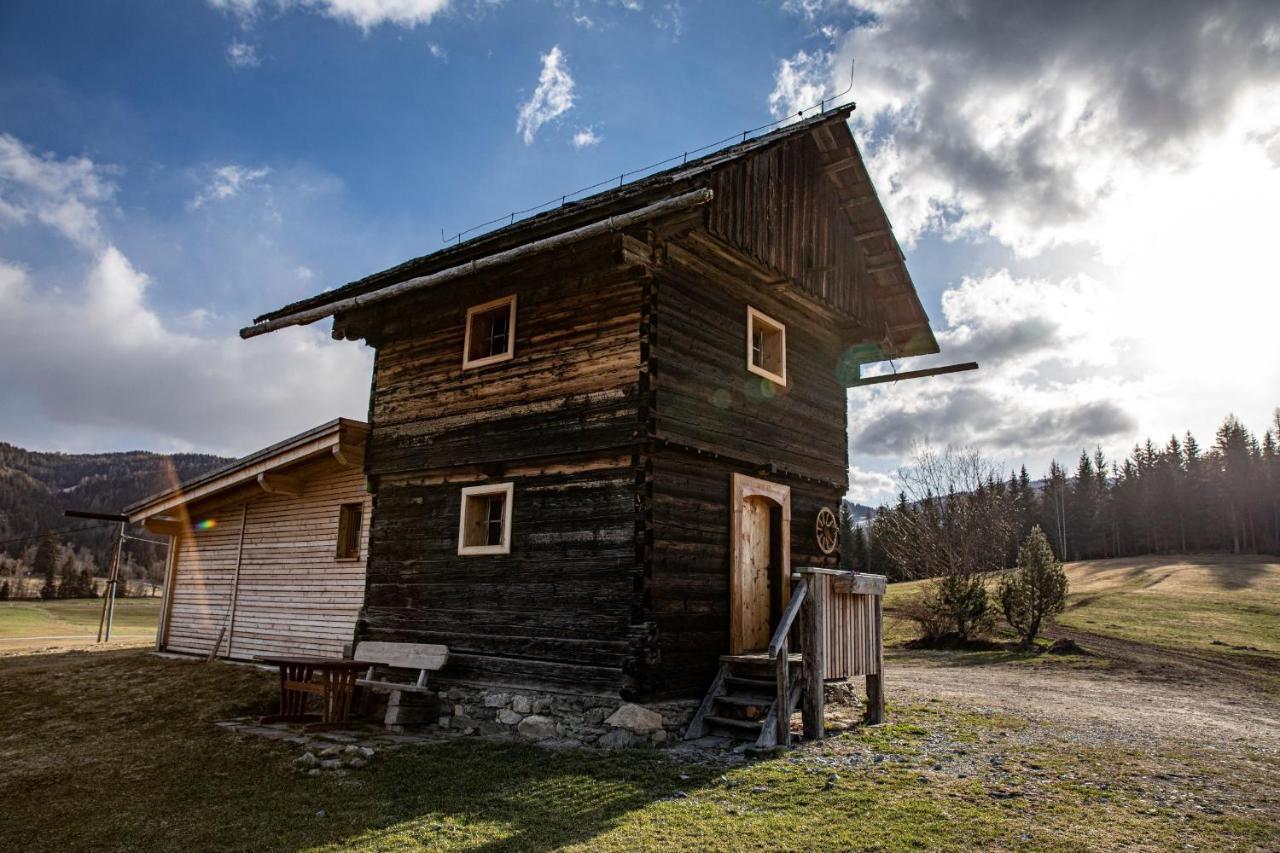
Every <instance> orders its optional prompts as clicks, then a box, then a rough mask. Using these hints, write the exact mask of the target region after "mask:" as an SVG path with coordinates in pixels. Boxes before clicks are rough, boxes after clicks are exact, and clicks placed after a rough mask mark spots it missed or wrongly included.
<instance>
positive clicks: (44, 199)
mask: <svg viewBox="0 0 1280 853" xmlns="http://www.w3.org/2000/svg"><path fill="white" fill-rule="evenodd" d="M115 193H116V186H115V184H114V183H113V182H112V181H111V180H110V179H109V177H108V174H107V173H106V172H105V171H104V170H101V169H98V168H96V167H95V166H94V164H93V162H92V161H91V160H89V159H88V158H85V157H68V158H66V159H64V160H59V159H57V158H56V157H54V156H53V155H51V154H37V153H36V152H34V151H32V150H31V149H30V148H28V147H27V146H26V145H25V144H24V143H23V142H21V141H20V140H18V139H16V138H15V137H13V136H10V135H9V134H0V226H4V227H13V226H18V225H24V224H28V223H32V222H34V223H40V224H43V225H47V226H49V227H50V228H53V229H55V230H56V231H57V232H58V233H60V234H61V235H62V236H64V237H66V238H67V239H69V240H71V241H73V242H75V243H77V244H79V245H81V246H88V247H94V246H99V245H101V242H102V228H101V223H100V221H99V208H100V207H101V206H102V205H103V204H105V203H107V202H109V201H111V199H112V198H113V197H114V196H115Z"/></svg>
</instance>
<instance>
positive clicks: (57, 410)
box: [0, 137, 370, 453]
mask: <svg viewBox="0 0 1280 853" xmlns="http://www.w3.org/2000/svg"><path fill="white" fill-rule="evenodd" d="M109 172H110V170H108V169H104V168H103V167H101V166H98V165H97V164H95V163H93V162H92V161H90V160H88V159H87V158H69V159H65V160H59V159H57V158H55V157H53V156H49V155H44V156H34V155H32V154H31V152H30V150H29V149H28V148H27V147H26V146H25V145H23V143H21V142H20V141H18V140H16V139H14V138H13V137H0V191H2V192H3V193H4V195H5V197H6V203H7V204H9V205H10V206H11V207H13V208H14V210H16V211H17V217H18V218H17V220H16V221H15V222H12V223H10V225H11V227H13V226H14V225H19V226H22V227H28V228H43V229H45V230H46V236H48V235H61V237H63V238H65V239H66V240H67V241H69V242H70V244H71V246H72V247H73V251H69V252H62V253H58V256H57V258H56V261H55V262H54V263H53V265H52V266H51V267H50V269H48V270H45V271H34V272H33V271H32V270H31V269H30V268H29V267H27V266H23V265H20V264H18V263H15V262H13V261H11V260H7V259H4V258H0V353H2V354H0V399H3V400H4V401H5V405H4V406H3V407H0V432H3V433H4V434H6V435H8V436H10V437H11V440H18V441H24V440H26V441H30V442H32V443H35V444H38V445H39V446H42V447H61V448H64V449H70V448H77V449H101V448H103V447H111V446H119V443H121V442H125V441H127V442H128V443H129V444H136V443H137V442H138V441H139V437H142V440H143V441H145V442H147V443H148V444H146V445H145V446H149V447H153V448H157V449H187V448H202V449H208V450H213V451H218V452H230V453H239V452H244V451H247V450H251V449H254V448H255V447H258V446H261V445H263V444H266V443H268V442H270V441H272V440H276V439H279V438H280V437H282V436H285V435H289V434H291V433H293V432H297V431H299V430H302V429H305V428H307V427H309V426H312V425H314V424H315V423H319V422H321V421H324V420H327V419H329V418H332V417H333V416H335V415H337V414H348V415H352V416H355V417H360V416H362V413H363V412H364V411H365V410H366V405H367V399H368V381H369V369H370V359H369V356H368V353H367V351H364V350H362V349H360V348H358V347H353V346H343V345H339V344H337V343H335V342H333V341H330V340H327V339H326V338H325V336H324V335H323V333H322V332H320V331H318V330H304V329H298V330H293V331H291V332H290V333H289V334H287V335H285V336H283V337H280V338H279V339H278V340H262V341H261V343H257V342H244V341H241V340H240V339H239V337H238V336H237V335H236V334H235V331H234V329H231V328H222V329H211V330H209V331H208V332H207V333H205V332H204V328H205V327H208V326H210V325H211V321H213V320H216V319H218V316H217V314H216V313H215V312H214V311H213V310H212V309H211V308H207V307H200V308H196V309H193V310H190V309H189V310H187V311H186V312H185V313H180V314H178V315H176V316H175V318H174V319H173V320H171V321H166V319H165V318H164V317H163V316H162V315H161V314H160V313H159V312H158V311H157V310H156V309H155V308H154V307H153V306H152V305H151V304H150V300H149V298H148V297H149V294H150V293H151V291H152V290H154V289H155V287H156V286H157V285H156V284H155V283H153V281H152V280H151V278H150V277H149V276H148V275H147V274H146V273H145V272H143V271H142V270H140V269H139V268H138V267H137V266H136V265H135V264H134V263H133V262H132V261H131V260H130V259H129V258H128V257H127V256H126V255H125V253H124V252H123V251H122V250H121V249H120V248H119V247H118V246H117V245H115V244H114V243H113V242H112V241H111V240H110V239H108V237H107V236H106V235H105V234H103V232H102V229H101V227H100V225H99V206H100V205H104V204H107V203H109V202H110V200H111V198H112V195H113V193H114V188H113V187H111V185H110V183H109V182H108V181H107V180H106V178H105V177H104V175H106V174H109ZM70 202H77V203H79V204H80V205H81V207H82V208H83V212H82V213H81V214H80V215H78V216H77V217H75V218H74V224H72V225H69V224H68V223H69V222H71V221H72V220H68V219H67V218H65V217H64V216H61V215H50V214H49V211H64V210H66V209H67V207H68V204H69V203H70ZM18 245H20V244H18ZM276 337H277V336H276V335H272V336H271V338H276ZM267 377H269V381H265V380H266V378H267Z"/></svg>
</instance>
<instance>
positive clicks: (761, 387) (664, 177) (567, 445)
mask: <svg viewBox="0 0 1280 853" xmlns="http://www.w3.org/2000/svg"><path fill="white" fill-rule="evenodd" d="M850 109H851V108H841V109H838V110H832V111H829V112H827V113H824V114H821V115H818V116H816V117H813V118H810V119H808V120H805V121H801V122H797V123H795V124H793V125H791V126H788V127H785V128H783V129H781V130H778V131H775V132H772V133H769V134H766V135H764V136H761V137H759V138H755V139H750V140H747V141H744V142H742V143H741V144H738V145H733V146H731V147H729V148H727V149H724V150H722V151H718V152H715V153H713V154H711V155H708V156H706V157H703V158H701V159H698V160H693V161H690V162H688V163H686V164H682V165H680V166H678V167H676V168H673V169H670V170H667V171H665V172H662V173H659V174H656V175H653V176H651V177H649V178H646V179H644V180H641V181H637V182H635V183H632V184H628V185H625V186H622V187H619V188H617V189H614V190H612V191H609V192H605V193H602V194H599V195H596V196H593V197H590V198H587V199H585V200H583V201H577V202H570V203H567V204H564V205H563V206H561V207H559V208H557V209H555V210H552V211H550V212H548V213H544V214H541V215H538V216H535V217H533V218H530V219H528V220H524V221H521V222H517V223H515V224H513V225H510V226H508V227H505V228H501V229H499V230H497V231H494V232H491V233H488V234H485V235H483V236H481V237H477V238H475V239H472V240H469V241H466V242H463V243H461V244H460V245H456V246H452V247H449V248H446V249H444V250H442V251H439V252H436V253H434V254H431V255H427V256H425V257H422V258H417V259H415V260H411V261H408V262H406V263H404V264H401V265H399V266H397V267H394V268H391V269H388V270H385V271H383V272H380V273H377V274H375V275H372V276H369V277H368V278H365V279H362V280H360V281H357V282H354V283H352V284H349V285H347V286H345V287H341V288H338V289H335V290H332V291H329V292H326V293H324V294H321V295H319V296H316V297H314V298H311V299H307V300H304V301H302V302H298V303H295V304H293V305H289V306H287V307H284V308H282V309H280V310H278V311H273V312H271V313H269V314H266V315H264V316H262V317H259V318H258V319H257V320H256V321H255V323H254V325H253V326H250V327H248V328H246V329H244V330H242V335H243V336H245V337H252V336H254V335H258V334H262V333H265V332H269V331H272V330H273V329H277V328H281V327H283V326H288V325H297V324H303V323H310V322H314V321H316V320H319V319H321V318H324V317H330V316H331V317H333V318H334V326H333V334H334V336H335V337H337V338H342V339H349V340H364V341H366V342H367V343H368V344H369V345H370V346H371V347H373V348H374V349H375V351H376V358H375V363H374V375H373V387H372V398H371V400H370V424H369V433H368V446H367V452H366V455H365V462H364V473H365V474H366V475H367V477H368V480H369V488H370V489H371V491H372V492H373V495H374V506H373V511H372V512H373V518H372V530H371V533H370V542H369V564H368V576H367V585H366V592H365V598H364V604H363V609H362V610H361V613H360V618H359V623H358V626H357V631H356V633H357V637H358V638H360V639H369V640H382V641H401V642H423V643H440V644H444V645H447V646H448V647H449V649H450V658H449V664H448V666H447V667H445V669H444V670H443V671H442V672H441V673H440V681H441V682H442V683H446V684H453V685H459V686H466V687H471V688H476V689H489V690H510V689H512V688H520V689H527V690H533V691H543V692H550V693H570V694H585V695H596V696H613V697H620V698H623V699H628V700H634V701H638V702H658V701H662V700H667V699H679V698H696V697H699V696H702V695H703V694H704V693H705V692H706V691H707V690H708V686H709V685H711V684H712V683H713V681H715V680H716V679H721V678H723V677H726V675H725V672H724V666H725V665H726V661H732V660H734V659H735V658H742V659H743V661H744V662H745V664H746V665H750V662H751V661H752V660H753V658H751V655H752V654H753V653H754V654H757V655H763V654H765V652H766V651H767V649H768V647H769V646H770V641H771V638H772V637H774V636H775V635H776V633H777V632H778V630H779V624H780V622H781V621H782V620H783V619H784V616H786V614H787V612H788V604H789V601H790V599H791V596H792V594H793V591H794V590H795V589H797V586H795V583H796V578H795V577H794V576H793V570H799V569H802V568H803V569H806V570H808V569H817V570H823V569H828V570H830V569H834V567H835V566H836V563H837V555H836V554H835V552H834V549H833V542H832V540H831V530H830V527H831V522H832V520H833V519H834V516H833V513H834V511H835V510H836V508H837V507H838V506H839V502H840V500H841V498H842V496H843V495H844V494H845V492H846V491H847V488H848V449H847V436H846V407H847V405H848V401H847V395H846V388H847V387H848V386H850V385H853V384H856V383H857V380H858V377H859V368H860V367H861V365H863V364H865V363H868V362H874V361H880V360H884V359H888V358H891V357H894V358H896V357H903V356H912V355H922V354H927V353H933V352H937V350H938V346H937V343H936V341H935V339H934V335H933V333H932V331H931V330H930V327H929V322H928V318H927V317H926V316H925V312H924V310H923V309H922V307H921V304H920V301H919V299H918V297H917V295H916V291H915V288H914V286H913V284H912V281H911V278H910V275H909V274H908V272H907V270H906V266H905V264H904V260H903V254H902V252H901V251H900V249H899V246H898V242H897V240H896V239H895V238H894V235H893V232H892V230H891V228H890V225H889V221H888V218H887V216H886V215H885V212H884V209H883V207H882V205H881V204H880V201H879V199H878V198H877V196H876V192H875V189H874V188H873V186H872V184H871V180H870V177H869V176H868V174H867V171H866V168H865V166H864V164H863V161H862V158H861V156H860V154H859V152H858V149H857V146H856V145H855V143H854V140H853V137H852V135H851V134H850V131H849V128H848V125H847V123H846V120H847V118H848V115H849V111H850ZM824 531H825V532H824ZM823 584H826V588H830V587H831V584H830V582H828V581H825V580H824V581H821V583H818V582H815V584H814V585H811V588H812V587H814V586H822V585H823ZM855 587H856V589H857V590H858V591H860V594H865V593H867V588H863V587H858V586H857V585H853V586H850V585H849V584H847V583H846V584H844V586H842V587H840V589H849V590H853V589H855ZM879 590H881V591H882V590H883V585H882V584H881V585H880V587H879ZM817 594H818V592H817V591H816V589H815V591H814V592H813V593H812V595H813V596H816V595H817ZM824 606H828V607H829V606H830V602H829V601H828V602H827V603H826V605H824ZM842 612H843V611H842ZM869 612H870V611H865V609H864V608H862V607H861V606H857V607H851V608H849V610H848V613H847V614H846V615H845V616H842V617H841V618H842V619H844V620H845V621H844V622H841V623H840V624H850V625H851V624H854V621H856V620H858V619H864V617H865V614H866V613H869ZM877 612H878V611H877ZM787 618H794V612H793V613H792V614H791V616H790V617H787ZM850 620H854V621H850ZM864 621H865V620H864ZM787 624H788V625H789V624H790V623H787ZM859 624H861V623H859ZM864 628H865V630H866V631H869V632H872V633H871V634H868V636H874V630H875V626H871V625H867V626H864ZM783 633H784V634H785V633H786V630H785V628H784V630H783ZM836 639H837V640H839V639H840V638H836ZM875 640H876V648H877V649H878V637H876V638H875ZM833 642H835V641H834V640H833ZM847 645H849V647H850V648H851V649H852V648H853V646H854V645H855V644H853V643H852V642H851V643H849V644H847ZM793 648H794V647H793ZM850 655H851V657H850V658H849V659H850V660H853V659H854V658H853V652H850ZM857 655H858V656H859V657H858V659H859V660H864V659H865V663H862V664H859V667H860V668H861V670H866V669H868V668H874V667H878V661H877V660H876V659H875V658H876V655H875V654H874V653H870V654H868V653H867V651H866V649H865V648H863V649H861V650H860V651H857ZM783 658H784V662H785V659H786V655H785V654H784V655H783ZM771 659H776V649H775V654H774V655H773V658H771ZM828 663H830V658H829V657H828ZM877 673H878V670H877ZM836 674H837V675H839V674H840V673H838V672H837V673H836ZM843 674H846V675H847V674H870V673H869V672H862V671H855V672H852V673H851V672H844V673H843ZM727 677H729V678H731V679H732V678H733V675H732V674H729V675H728V676H727ZM779 683H781V682H779ZM783 692H785V691H783ZM818 692H819V693H820V692H821V691H818ZM819 701H820V700H819Z"/></svg>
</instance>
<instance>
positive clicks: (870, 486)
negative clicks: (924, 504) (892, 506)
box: [849, 465, 897, 506]
mask: <svg viewBox="0 0 1280 853" xmlns="http://www.w3.org/2000/svg"><path fill="white" fill-rule="evenodd" d="M896 490H897V483H896V482H895V480H894V479H893V478H892V477H890V476H889V475H888V474H882V473H880V472H879V471H865V470H863V469H862V468H859V467H858V466H857V465H854V466H852V467H850V468H849V497H850V498H852V499H853V500H854V501H856V502H858V503H860V504H866V505H867V506H880V505H881V504H886V503H889V502H890V501H891V500H892V496H893V495H894V494H895V492H896Z"/></svg>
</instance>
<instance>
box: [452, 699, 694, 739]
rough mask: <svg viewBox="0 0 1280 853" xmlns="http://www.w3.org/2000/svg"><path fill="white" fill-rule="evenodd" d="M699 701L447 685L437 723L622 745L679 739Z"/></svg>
mask: <svg viewBox="0 0 1280 853" xmlns="http://www.w3.org/2000/svg"><path fill="white" fill-rule="evenodd" d="M697 706H698V703H697V702H696V701H692V700H688V701H679V702H662V703H654V704H651V705H636V704H633V703H630V702H623V701H621V700H619V699H609V698H604V697H592V696H572V695H565V694H556V693H532V692H525V691H519V690H503V689H498V688H489V689H485V688H469V687H448V688H444V689H442V690H441V691H440V695H439V708H440V712H439V716H438V717H437V719H436V721H435V724H436V725H437V726H439V727H440V728H441V729H444V730H447V731H450V732H456V733H459V734H464V735H482V736H487V737H494V736H510V737H516V738H520V739H523V740H527V741H531V742H537V743H544V744H547V745H554V746H565V747H574V746H596V747H603V748H606V749H620V748H623V747H631V746H661V745H662V744H665V743H671V742H674V741H677V740H679V739H680V736H681V734H682V733H683V731H684V728H685V726H687V725H688V724H689V720H690V719H692V718H693V714H694V712H695V711H696V710H697Z"/></svg>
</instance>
